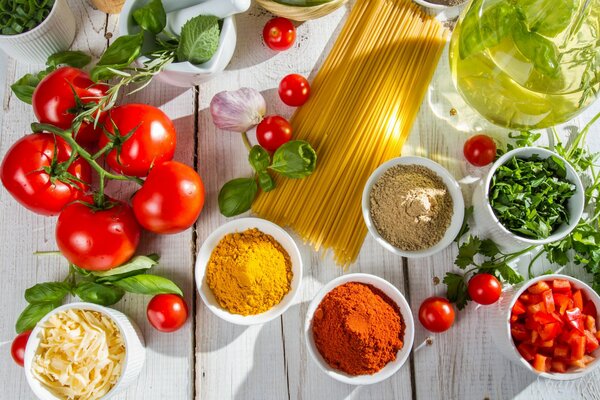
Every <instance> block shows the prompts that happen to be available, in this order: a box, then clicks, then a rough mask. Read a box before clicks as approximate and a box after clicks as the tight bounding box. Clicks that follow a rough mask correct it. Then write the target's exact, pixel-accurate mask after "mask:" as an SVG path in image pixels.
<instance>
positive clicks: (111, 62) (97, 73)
mask: <svg viewBox="0 0 600 400" xmlns="http://www.w3.org/2000/svg"><path fill="white" fill-rule="evenodd" d="M143 44H144V32H140V33H138V34H135V35H125V36H121V37H119V38H118V39H117V40H115V41H114V42H113V43H112V44H111V45H110V46H109V47H108V49H106V51H105V52H104V54H103V55H102V57H101V58H100V60H99V61H98V63H97V64H96V66H95V67H94V68H93V69H92V72H91V74H90V75H91V77H92V80H94V81H96V82H97V81H100V80H108V79H110V78H112V77H113V76H116V75H117V74H116V73H115V72H114V71H111V69H115V70H121V69H123V68H126V67H128V66H129V65H130V64H131V63H132V62H134V61H135V60H136V58H138V57H139V55H140V53H141V52H142V45H143Z"/></svg>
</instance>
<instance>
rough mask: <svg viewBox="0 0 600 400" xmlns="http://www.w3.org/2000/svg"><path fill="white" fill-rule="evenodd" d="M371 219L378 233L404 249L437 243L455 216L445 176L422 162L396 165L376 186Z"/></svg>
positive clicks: (419, 248) (426, 247) (371, 197)
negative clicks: (424, 165)
mask: <svg viewBox="0 0 600 400" xmlns="http://www.w3.org/2000/svg"><path fill="white" fill-rule="evenodd" d="M370 202H371V218H372V219H373V223H374V224H375V228H376V229H377V231H378V232H379V234H380V235H381V236H382V237H383V238H384V239H385V240H387V241H388V242H389V243H391V244H392V245H393V246H395V247H397V248H399V249H401V250H404V251H418V250H425V249H428V248H430V247H432V246H434V245H436V244H437V243H438V242H439V241H440V240H441V239H442V237H443V236H444V234H445V233H446V230H447V229H448V227H449V226H450V220H451V219H452V215H453V213H454V211H453V207H454V204H453V201H452V197H451V196H450V193H448V188H447V187H446V185H445V184H444V182H443V181H442V179H441V178H440V177H439V176H438V175H437V174H436V173H435V172H433V171H432V170H430V169H429V168H426V167H423V166H421V165H396V166H394V167H392V168H390V169H388V170H387V171H386V172H385V173H384V174H383V175H381V177H379V179H378V180H377V181H376V182H375V184H374V185H373V188H372V189H371V195H370Z"/></svg>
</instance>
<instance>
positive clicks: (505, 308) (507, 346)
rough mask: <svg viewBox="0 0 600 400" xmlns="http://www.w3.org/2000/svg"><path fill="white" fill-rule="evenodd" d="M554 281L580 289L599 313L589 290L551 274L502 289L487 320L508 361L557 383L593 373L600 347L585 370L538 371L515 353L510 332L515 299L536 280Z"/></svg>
mask: <svg viewBox="0 0 600 400" xmlns="http://www.w3.org/2000/svg"><path fill="white" fill-rule="evenodd" d="M553 279H565V280H567V281H569V282H571V284H572V285H574V286H575V287H576V288H578V289H581V290H582V291H583V293H584V294H585V296H586V298H588V299H590V300H591V301H593V302H594V304H595V306H596V309H597V310H600V296H599V295H598V293H596V292H595V291H594V290H593V289H592V288H590V287H589V286H588V285H586V284H585V283H583V282H581V281H580V280H578V279H575V278H572V277H570V276H566V275H560V274H552V275H542V276H538V277H537V278H534V279H531V280H529V281H527V282H524V283H522V284H520V285H517V286H513V287H509V288H505V289H504V290H503V291H502V295H501V296H500V300H499V301H498V302H497V303H496V305H495V307H491V308H490V312H491V313H492V318H490V325H491V329H490V330H491V331H492V335H493V338H494V342H495V343H496V346H497V347H498V349H499V350H500V352H501V353H502V354H503V355H504V356H505V357H506V358H508V359H509V360H510V361H512V362H514V363H516V364H519V365H521V366H523V367H525V369H527V370H528V371H530V372H532V373H534V374H536V375H538V376H540V377H542V378H548V379H554V380H559V381H566V380H572V379H577V378H581V377H582V376H584V375H587V374H589V373H591V372H592V371H594V370H595V369H596V368H598V366H599V365H600V348H598V349H596V351H594V352H593V353H592V355H593V356H594V357H595V358H596V359H595V360H594V361H592V362H591V363H590V364H588V365H587V366H586V368H580V369H575V370H572V371H567V372H562V373H560V372H540V371H538V370H536V369H535V368H533V366H532V365H531V364H530V363H529V362H527V360H525V359H524V358H523V357H521V354H520V353H519V351H518V350H517V347H516V346H515V342H514V341H513V338H512V335H511V333H510V316H511V313H512V308H513V306H514V305H515V303H516V302H517V299H518V298H519V297H520V296H521V294H523V292H525V291H526V290H527V289H528V288H529V287H531V286H532V285H535V284H536V283H537V282H539V281H551V280H553ZM596 324H598V318H596Z"/></svg>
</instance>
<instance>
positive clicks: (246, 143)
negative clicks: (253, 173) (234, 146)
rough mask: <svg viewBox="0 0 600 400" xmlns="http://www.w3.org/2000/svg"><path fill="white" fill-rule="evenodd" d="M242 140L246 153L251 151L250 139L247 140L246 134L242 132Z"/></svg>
mask: <svg viewBox="0 0 600 400" xmlns="http://www.w3.org/2000/svg"><path fill="white" fill-rule="evenodd" d="M242 140H243V141H244V145H245V146H246V149H247V150H248V151H250V150H252V145H251V144H250V139H248V133H247V132H242Z"/></svg>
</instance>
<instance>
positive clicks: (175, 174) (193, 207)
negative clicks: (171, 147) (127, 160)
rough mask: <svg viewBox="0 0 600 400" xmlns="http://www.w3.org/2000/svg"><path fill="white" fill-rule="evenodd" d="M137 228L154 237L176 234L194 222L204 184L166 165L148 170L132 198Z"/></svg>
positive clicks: (192, 173) (191, 174)
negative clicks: (146, 175)
mask: <svg viewBox="0 0 600 400" xmlns="http://www.w3.org/2000/svg"><path fill="white" fill-rule="evenodd" d="M132 204H133V212H134V213H135V218H136V219H137V220H138V222H139V223H140V225H141V226H142V227H143V228H144V229H146V230H149V231H150V232H154V233H177V232H181V231H184V230H186V229H187V228H189V227H190V226H192V225H193V224H194V222H196V220H197V219H198V216H199V215H200V212H201V211H202V207H204V184H203V183H202V179H201V178H200V175H198V173H197V172H196V171H194V170H193V169H192V168H190V167H188V166H187V165H185V164H182V163H180V162H177V161H168V162H165V163H163V164H160V165H157V166H156V167H154V168H152V169H151V170H150V173H149V174H148V178H146V181H145V182H144V185H143V186H142V188H141V189H140V190H138V191H137V192H136V193H135V195H134V196H133V200H132Z"/></svg>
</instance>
